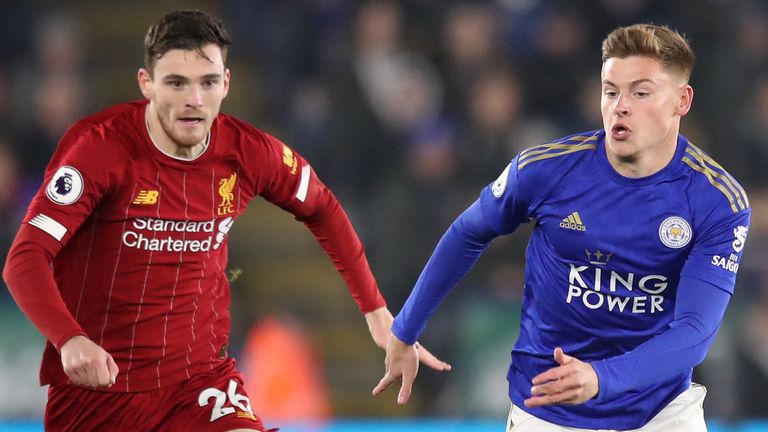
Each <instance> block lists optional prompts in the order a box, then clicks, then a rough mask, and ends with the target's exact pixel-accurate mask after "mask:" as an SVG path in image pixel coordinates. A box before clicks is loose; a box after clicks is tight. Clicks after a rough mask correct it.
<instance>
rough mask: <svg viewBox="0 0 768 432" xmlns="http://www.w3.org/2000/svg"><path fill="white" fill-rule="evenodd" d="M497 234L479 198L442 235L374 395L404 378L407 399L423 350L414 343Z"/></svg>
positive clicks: (395, 329)
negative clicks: (484, 213)
mask: <svg viewBox="0 0 768 432" xmlns="http://www.w3.org/2000/svg"><path fill="white" fill-rule="evenodd" d="M496 236H497V234H496V232H495V231H494V230H493V229H492V228H491V226H490V225H488V223H487V222H486V221H485V217H484V216H483V211H482V209H481V205H480V201H479V200H478V201H476V202H475V203H474V204H472V205H471V206H470V207H469V208H468V209H467V210H465V211H464V213H462V214H461V215H460V216H459V217H458V218H457V219H456V221H454V222H453V224H452V225H451V227H450V228H449V229H448V231H447V232H446V233H445V234H444V235H443V237H442V238H441V239H440V241H439V242H438V244H437V247H436V248H435V250H434V252H433V253H432V256H431V257H430V258H429V261H428V262H427V264H426V266H425V267H424V269H423V270H422V272H421V275H420V276H419V279H418V281H417V282H416V285H415V287H414V288H413V291H412V292H411V294H410V296H408V300H406V302H405V305H404V306H403V309H402V310H401V311H400V313H399V314H398V315H397V318H395V321H394V324H393V325H392V335H393V336H392V338H391V340H390V342H389V345H388V347H387V356H386V360H385V374H384V377H383V378H382V379H381V381H379V384H378V385H377V386H376V387H375V388H374V389H373V394H374V395H378V394H380V393H381V392H383V391H384V390H385V389H387V388H388V387H389V386H390V385H391V384H392V383H394V382H396V381H397V380H399V379H402V384H401V387H400V392H399V394H398V398H397V402H398V403H399V404H404V403H406V402H408V399H409V398H410V395H411V387H412V385H413V381H414V380H415V378H416V373H417V371H418V359H419V355H420V352H419V350H418V346H417V345H415V342H416V340H417V339H418V337H419V335H420V334H421V332H422V331H423V330H424V327H426V325H427V322H428V321H429V319H430V317H431V316H432V314H433V313H434V312H435V310H436V309H437V307H438V306H439V305H440V303H441V302H442V301H443V299H445V297H446V296H447V295H448V293H449V292H450V291H451V290H452V289H453V287H454V286H455V285H456V284H457V283H458V282H459V280H461V278H462V277H463V276H464V275H465V274H466V273H467V272H468V271H469V270H470V269H471V268H472V266H473V265H474V264H475V262H476V261H477V259H478V258H479V257H480V255H481V254H482V253H483V251H484V250H485V249H486V248H487V247H488V245H489V244H490V242H491V240H492V239H493V238H494V237H496Z"/></svg>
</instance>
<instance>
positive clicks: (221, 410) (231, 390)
mask: <svg viewBox="0 0 768 432" xmlns="http://www.w3.org/2000/svg"><path fill="white" fill-rule="evenodd" d="M236 391H237V382H236V381H235V380H229V386H228V387H227V392H226V393H224V392H223V391H221V390H219V389H217V388H215V387H210V388H207V389H205V390H203V391H202V392H200V396H199V397H198V398H197V403H198V404H199V405H200V406H201V407H204V406H206V405H208V402H209V400H210V399H211V398H216V400H215V401H214V404H213V409H212V410H211V421H215V420H218V419H220V418H222V417H224V416H226V415H229V414H232V413H234V412H235V409H234V408H233V407H231V406H227V407H225V406H224V405H225V404H226V403H227V399H229V403H230V404H232V405H234V406H236V407H237V408H240V409H241V410H243V411H245V412H247V413H249V414H251V415H252V414H253V410H252V409H251V401H249V400H248V396H244V395H241V394H237V392H236Z"/></svg>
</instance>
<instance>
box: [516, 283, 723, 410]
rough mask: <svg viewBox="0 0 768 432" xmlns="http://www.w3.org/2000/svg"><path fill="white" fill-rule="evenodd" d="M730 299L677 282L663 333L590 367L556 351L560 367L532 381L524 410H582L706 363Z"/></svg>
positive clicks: (704, 286) (705, 286)
mask: <svg viewBox="0 0 768 432" xmlns="http://www.w3.org/2000/svg"><path fill="white" fill-rule="evenodd" d="M730 298H731V295H730V294H729V293H728V292H727V291H725V290H724V289H723V288H722V287H719V286H717V285H715V284H713V283H711V282H708V281H704V280H701V279H697V278H693V277H683V278H681V280H680V283H679V285H678V289H677V302H676V304H675V313H674V318H673V320H672V321H671V322H670V323H669V325H668V327H667V328H666V330H665V331H663V332H661V333H659V334H658V335H656V336H654V337H653V338H651V339H649V340H647V341H646V342H645V343H643V344H641V345H639V346H638V347H637V348H635V349H634V350H632V351H630V352H628V353H625V354H622V355H620V356H616V357H613V358H609V359H606V360H602V361H597V362H593V363H586V362H583V361H581V360H579V359H576V358H574V357H570V356H568V355H567V354H565V353H563V351H562V349H560V348H556V350H555V354H554V356H555V360H556V361H557V363H558V364H559V365H560V366H557V367H555V368H552V369H549V370H548V371H546V372H544V373H541V374H539V375H538V376H536V377H534V379H533V382H532V383H531V384H532V388H531V395H532V396H531V397H530V398H529V399H526V400H525V405H526V406H528V407H537V406H543V405H560V404H565V405H575V404H581V403H584V402H586V401H588V400H590V399H592V398H594V397H596V396H597V398H598V400H602V399H605V398H611V397H613V396H615V395H616V394H618V393H622V392H625V391H628V390H632V389H636V388H641V387H645V386H647V385H648V384H649V383H652V382H663V381H666V380H669V379H672V378H674V377H676V376H679V375H680V374H681V373H684V372H685V371H687V370H690V369H691V368H692V367H694V366H696V365H697V364H699V363H701V361H702V360H704V357H705V355H706V353H707V349H708V348H709V346H710V345H711V344H712V341H713V340H714V339H715V335H716V333H717V329H718V328H719V326H720V322H721V320H722V318H723V314H724V313H725V309H726V306H727V305H728V301H729V300H730Z"/></svg>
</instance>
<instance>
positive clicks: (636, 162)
mask: <svg viewBox="0 0 768 432" xmlns="http://www.w3.org/2000/svg"><path fill="white" fill-rule="evenodd" d="M605 150H606V153H607V156H608V162H609V163H610V164H611V166H612V167H613V169H614V170H616V172H617V173H619V174H621V175H622V176H624V177H628V178H643V177H648V176H651V175H653V174H656V173H657V172H659V171H661V170H662V169H664V167H666V166H667V165H669V163H670V162H672V159H673V158H674V157H675V152H676V151H677V133H675V134H673V135H670V136H669V137H666V138H664V139H663V140H662V141H661V142H658V143H656V144H651V145H649V146H648V147H646V148H644V149H642V150H641V151H640V152H638V153H637V154H633V155H629V156H624V157H622V156H619V155H616V154H613V153H611V151H610V150H608V148H607V146H606V149H605Z"/></svg>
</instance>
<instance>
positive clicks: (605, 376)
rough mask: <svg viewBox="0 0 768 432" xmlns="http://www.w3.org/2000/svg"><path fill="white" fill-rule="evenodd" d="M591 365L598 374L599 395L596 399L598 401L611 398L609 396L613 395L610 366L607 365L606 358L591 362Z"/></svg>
mask: <svg viewBox="0 0 768 432" xmlns="http://www.w3.org/2000/svg"><path fill="white" fill-rule="evenodd" d="M590 365H591V366H592V369H594V370H595V374H596V375H597V389H598V390H597V396H596V397H595V398H594V399H595V400H596V401H597V402H603V401H605V400H606V399H609V397H610V396H611V385H610V378H609V375H610V372H609V368H608V367H607V366H606V364H605V360H603V361H597V362H594V363H590Z"/></svg>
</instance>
